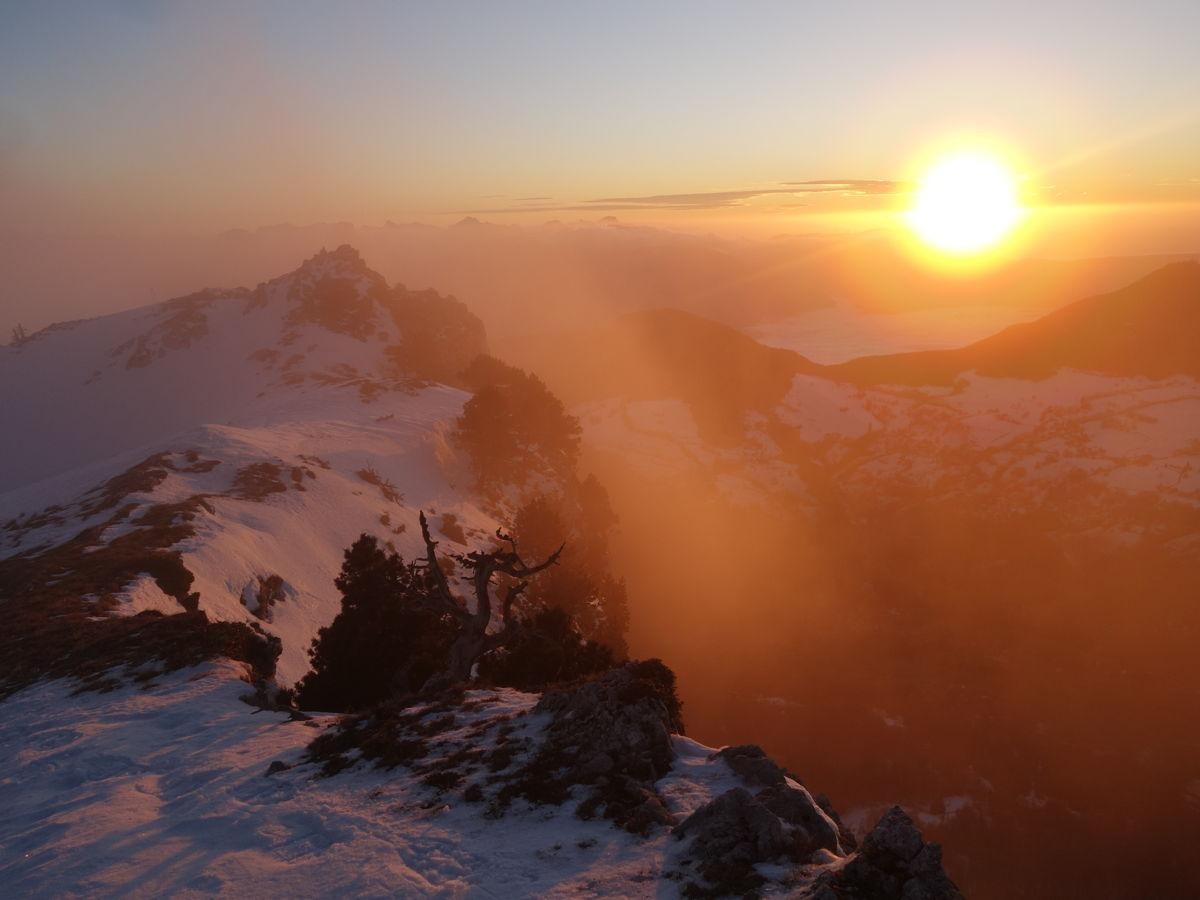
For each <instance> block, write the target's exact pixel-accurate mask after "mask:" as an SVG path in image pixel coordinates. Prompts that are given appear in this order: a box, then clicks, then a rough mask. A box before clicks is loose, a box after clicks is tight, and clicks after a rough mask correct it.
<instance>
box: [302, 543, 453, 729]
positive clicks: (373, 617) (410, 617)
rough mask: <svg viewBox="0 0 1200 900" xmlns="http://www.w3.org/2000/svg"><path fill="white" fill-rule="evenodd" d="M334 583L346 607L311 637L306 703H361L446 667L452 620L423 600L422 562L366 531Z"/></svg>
mask: <svg viewBox="0 0 1200 900" xmlns="http://www.w3.org/2000/svg"><path fill="white" fill-rule="evenodd" d="M335 583H336V584H337V587H338V589H339V590H340V591H341V592H342V609H341V612H340V613H339V614H338V616H337V618H335V619H334V620H333V622H332V623H330V624H329V625H328V626H327V627H325V628H322V629H321V630H320V631H319V632H318V634H317V638H316V640H314V641H313V646H312V649H311V651H310V656H311V658H312V664H313V669H312V671H311V672H310V673H309V674H308V675H306V676H305V677H304V679H303V680H302V681H301V682H300V683H299V684H298V685H297V690H296V699H297V703H298V704H299V706H300V707H301V708H303V709H323V710H331V711H337V712H350V711H353V710H359V709H364V708H366V707H368V706H371V705H373V704H375V703H378V702H380V701H382V700H384V699H386V698H388V697H390V696H392V695H393V694H396V693H406V692H410V691H416V690H418V689H420V687H421V686H422V685H423V684H424V683H425V681H426V680H427V679H428V678H429V677H430V676H431V675H433V674H435V673H436V672H439V671H441V670H442V669H443V668H444V666H445V661H446V654H447V652H448V650H449V646H450V643H451V641H452V640H453V637H454V630H455V629H454V624H453V622H451V621H449V620H448V619H447V618H446V617H445V616H443V615H441V614H439V613H437V612H434V611H431V610H430V609H428V608H426V604H424V603H423V601H424V599H425V598H426V597H427V596H428V592H429V585H428V581H427V578H426V576H425V572H424V570H423V568H422V567H419V566H416V565H413V564H406V563H405V562H404V560H403V559H401V558H400V556H399V555H398V554H396V553H394V552H389V551H385V550H383V549H381V548H380V546H379V542H378V541H377V540H376V539H375V538H374V537H372V536H369V535H365V534H364V535H363V536H361V537H360V538H359V539H358V540H357V541H355V542H354V544H353V545H352V546H351V547H350V548H349V549H348V550H347V551H346V553H345V561H344V563H343V564H342V570H341V574H340V575H339V576H338V578H337V580H336V582H335Z"/></svg>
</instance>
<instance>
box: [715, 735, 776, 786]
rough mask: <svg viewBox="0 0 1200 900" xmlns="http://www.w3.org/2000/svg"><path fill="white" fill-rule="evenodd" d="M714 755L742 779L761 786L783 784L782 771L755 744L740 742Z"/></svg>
mask: <svg viewBox="0 0 1200 900" xmlns="http://www.w3.org/2000/svg"><path fill="white" fill-rule="evenodd" d="M715 755H716V757H717V758H719V759H723V760H725V764H726V765H728V766H729V768H731V769H733V771H735V772H737V773H738V775H740V776H741V777H742V779H743V780H744V781H747V782H749V783H750V784H756V785H761V786H762V787H774V786H776V785H781V784H783V781H784V771H783V769H781V768H780V767H779V766H778V765H776V763H775V761H774V760H773V759H771V757H769V756H767V754H766V753H765V752H763V749H762V747H759V746H758V745H757V744H742V745H741V746H738V747H726V748H725V749H724V750H720V751H718V752H717V753H716V754H715Z"/></svg>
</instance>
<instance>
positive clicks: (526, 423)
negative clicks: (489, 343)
mask: <svg viewBox="0 0 1200 900" xmlns="http://www.w3.org/2000/svg"><path fill="white" fill-rule="evenodd" d="M463 379H464V380H465V381H466V383H467V384H468V386H470V387H472V388H473V389H474V390H475V396H473V397H472V398H471V399H470V400H468V401H467V403H466V405H465V406H464V407H463V411H462V415H461V416H460V417H459V419H458V423H457V428H456V431H455V437H456V440H457V442H458V443H459V445H460V446H461V447H463V448H464V449H465V450H466V451H467V453H468V454H469V455H470V457H471V461H472V464H473V465H474V468H475V474H476V477H477V478H478V480H479V483H480V484H481V485H485V486H487V485H495V484H497V483H502V482H506V481H523V480H524V479H525V478H526V477H527V476H528V475H529V474H530V473H544V474H547V475H551V476H558V477H560V478H570V477H572V476H573V474H574V471H575V464H576V462H577V460H578V457H579V436H580V428H579V421H578V420H577V419H576V418H575V417H574V416H571V415H570V414H568V413H567V411H566V408H565V407H564V406H563V404H562V401H561V400H559V399H558V398H557V397H556V396H554V394H552V393H551V392H550V391H549V389H547V387H546V385H545V384H543V383H542V381H541V379H539V378H538V377H537V376H536V375H531V374H529V373H527V372H524V371H522V370H521V369H517V368H514V367H513V366H509V365H506V364H505V363H502V362H500V361H499V360H497V359H494V358H492V357H489V356H480V357H477V358H476V359H475V361H474V362H473V363H472V364H471V365H470V366H469V367H468V368H467V369H466V371H465V372H464V373H463Z"/></svg>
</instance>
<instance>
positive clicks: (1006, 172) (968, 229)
mask: <svg viewBox="0 0 1200 900" xmlns="http://www.w3.org/2000/svg"><path fill="white" fill-rule="evenodd" d="M1023 215H1024V210H1023V208H1022V206H1021V198H1020V192H1019V190H1018V186H1017V178H1016V176H1015V175H1014V174H1013V172H1012V170H1011V169H1009V167H1008V166H1006V165H1005V164H1004V163H1003V162H1002V161H1001V160H1000V158H999V157H997V156H994V155H992V154H989V153H986V152H981V151H975V150H962V151H955V152H951V153H947V154H946V155H944V156H941V157H939V158H937V159H936V160H935V161H934V162H933V164H932V165H930V167H929V169H928V170H927V171H926V172H925V174H924V175H923V176H922V177H921V178H920V180H919V182H918V184H917V190H916V192H915V194H914V195H913V205H912V207H911V208H910V209H909V210H908V212H907V213H906V215H905V219H906V221H907V222H908V225H909V227H910V228H911V229H912V230H913V232H914V233H915V234H916V235H917V237H918V238H920V239H921V241H923V242H924V243H925V244H926V245H928V246H929V247H931V248H933V249H935V250H939V251H941V252H942V253H945V254H949V255H952V256H971V255H974V254H978V253H981V252H983V251H985V250H989V249H991V248H992V247H994V246H996V245H997V244H999V243H1000V241H1002V240H1003V239H1004V238H1005V237H1006V236H1007V235H1009V234H1010V233H1011V232H1012V230H1013V229H1014V228H1015V227H1016V226H1017V224H1018V223H1019V222H1020V221H1021V218H1022V216H1023Z"/></svg>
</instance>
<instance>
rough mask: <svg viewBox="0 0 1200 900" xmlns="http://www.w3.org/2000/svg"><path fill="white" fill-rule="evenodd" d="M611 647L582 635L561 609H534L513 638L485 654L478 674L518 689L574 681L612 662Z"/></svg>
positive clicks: (526, 689) (530, 688) (600, 669)
mask: <svg viewBox="0 0 1200 900" xmlns="http://www.w3.org/2000/svg"><path fill="white" fill-rule="evenodd" d="M613 663H614V660H613V654H612V651H611V650H609V649H608V648H607V647H605V646H604V645H603V644H599V643H597V642H596V641H590V640H586V639H585V638H583V637H582V636H581V635H580V634H579V632H578V631H576V630H575V628H574V627H573V626H572V622H571V617H570V616H569V615H567V613H566V612H564V611H563V610H562V609H556V608H549V609H543V610H541V611H539V612H537V613H536V614H535V615H534V616H533V617H532V618H531V620H530V621H528V622H526V623H525V627H524V628H522V629H521V630H520V631H519V632H518V633H517V636H516V637H515V638H514V640H513V641H512V642H511V643H510V644H508V645H506V646H505V647H503V648H502V649H500V650H497V651H494V652H493V653H490V654H487V655H486V656H484V657H483V658H482V659H481V660H480V663H479V674H480V676H481V677H483V678H485V679H487V680H488V681H491V682H493V683H494V684H499V685H507V686H508V687H514V688H517V689H519V690H524V691H529V690H540V689H542V688H544V687H546V685H549V684H554V683H556V682H561V681H574V680H575V679H577V678H583V677H585V676H588V675H593V674H595V673H597V672H602V671H604V670H606V669H609V668H611V667H612V666H613Z"/></svg>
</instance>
